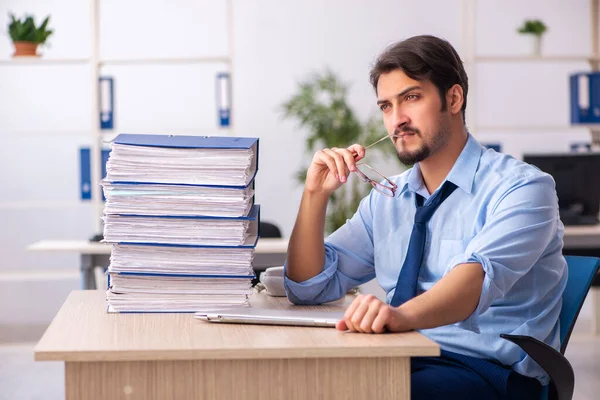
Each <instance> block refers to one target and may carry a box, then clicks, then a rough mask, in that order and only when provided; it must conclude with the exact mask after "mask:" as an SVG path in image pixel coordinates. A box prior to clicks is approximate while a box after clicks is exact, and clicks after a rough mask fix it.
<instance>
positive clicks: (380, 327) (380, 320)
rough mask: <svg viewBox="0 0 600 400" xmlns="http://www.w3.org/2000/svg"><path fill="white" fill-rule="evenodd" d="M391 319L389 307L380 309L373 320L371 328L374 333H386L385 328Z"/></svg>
mask: <svg viewBox="0 0 600 400" xmlns="http://www.w3.org/2000/svg"><path fill="white" fill-rule="evenodd" d="M391 318H392V310H391V309H390V307H381V308H380V309H379V312H378V313H377V317H376V318H375V320H373V324H372V326H371V328H372V329H373V332H375V333H383V332H385V331H386V326H387V324H388V323H389V322H390V319H391Z"/></svg>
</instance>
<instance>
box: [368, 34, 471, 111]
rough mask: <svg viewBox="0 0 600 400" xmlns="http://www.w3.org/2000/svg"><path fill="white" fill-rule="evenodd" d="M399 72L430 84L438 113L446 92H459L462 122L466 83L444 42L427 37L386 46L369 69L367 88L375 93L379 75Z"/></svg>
mask: <svg viewBox="0 0 600 400" xmlns="http://www.w3.org/2000/svg"><path fill="white" fill-rule="evenodd" d="M396 69H400V70H402V71H403V72H404V73H405V74H406V75H407V76H408V77H409V78H411V79H414V80H416V81H425V80H429V81H431V82H432V83H433V84H434V85H435V86H436V87H437V89H438V92H439V94H440V98H441V100H442V111H445V110H446V106H447V105H446V92H447V91H448V89H450V88H451V87H452V86H454V85H455V84H458V85H460V86H461V87H462V89H463V97H464V101H463V106H462V114H463V121H465V110H466V109H467V92H468V90H469V81H468V78H467V73H466V72H465V68H464V67H463V63H462V61H461V59H460V57H459V56H458V53H457V52H456V50H454V47H452V45H451V44H450V43H448V41H446V40H444V39H440V38H437V37H435V36H430V35H422V36H413V37H411V38H409V39H406V40H403V41H401V42H397V43H394V44H392V45H391V46H389V47H388V48H387V49H385V50H384V52H383V53H381V55H380V56H379V57H378V58H377V61H376V62H375V65H374V66H373V68H372V69H371V74H370V77H371V84H372V85H373V88H374V89H375V92H376V93H377V82H379V77H380V76H381V74H385V73H388V72H391V71H394V70H396Z"/></svg>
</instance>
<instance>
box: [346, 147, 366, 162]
mask: <svg viewBox="0 0 600 400" xmlns="http://www.w3.org/2000/svg"><path fill="white" fill-rule="evenodd" d="M348 151H349V152H350V153H351V154H352V156H353V157H354V161H355V162H356V161H360V160H361V159H363V158H364V157H365V154H366V150H365V148H364V147H363V146H362V145H360V144H356V143H355V144H353V145H352V146H350V147H348Z"/></svg>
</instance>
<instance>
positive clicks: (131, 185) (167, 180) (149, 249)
mask: <svg viewBox="0 0 600 400" xmlns="http://www.w3.org/2000/svg"><path fill="white" fill-rule="evenodd" d="M257 170H258V139H255V138H232V137H207V136H201V137H199V136H172V135H123V134H122V135H119V136H117V138H115V140H114V143H113V144H112V148H111V153H110V156H109V160H108V163H107V176H106V178H105V179H104V181H103V182H102V188H103V190H104V195H105V197H106V205H105V208H104V216H103V221H104V241H105V242H108V243H112V244H113V247H112V252H111V260H110V266H109V268H108V274H109V288H108V290H107V302H108V310H109V311H110V312H195V311H197V310H200V309H201V310H207V309H209V310H211V309H214V310H218V309H222V308H229V307H239V306H247V305H248V296H249V295H250V293H251V292H252V287H251V280H252V278H254V272H253V270H252V259H253V257H254V247H255V246H256V242H257V240H258V225H259V221H260V206H258V205H254V183H253V182H254V177H255V175H256V172H257Z"/></svg>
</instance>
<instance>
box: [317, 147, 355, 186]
mask: <svg viewBox="0 0 600 400" xmlns="http://www.w3.org/2000/svg"><path fill="white" fill-rule="evenodd" d="M323 151H324V152H325V154H327V155H328V156H330V157H331V158H333V160H334V161H335V165H336V168H337V173H338V176H339V180H340V182H346V178H347V177H348V174H350V171H349V170H348V166H347V165H346V162H345V161H344V157H342V155H341V154H340V153H338V152H337V151H335V150H333V149H323Z"/></svg>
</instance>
